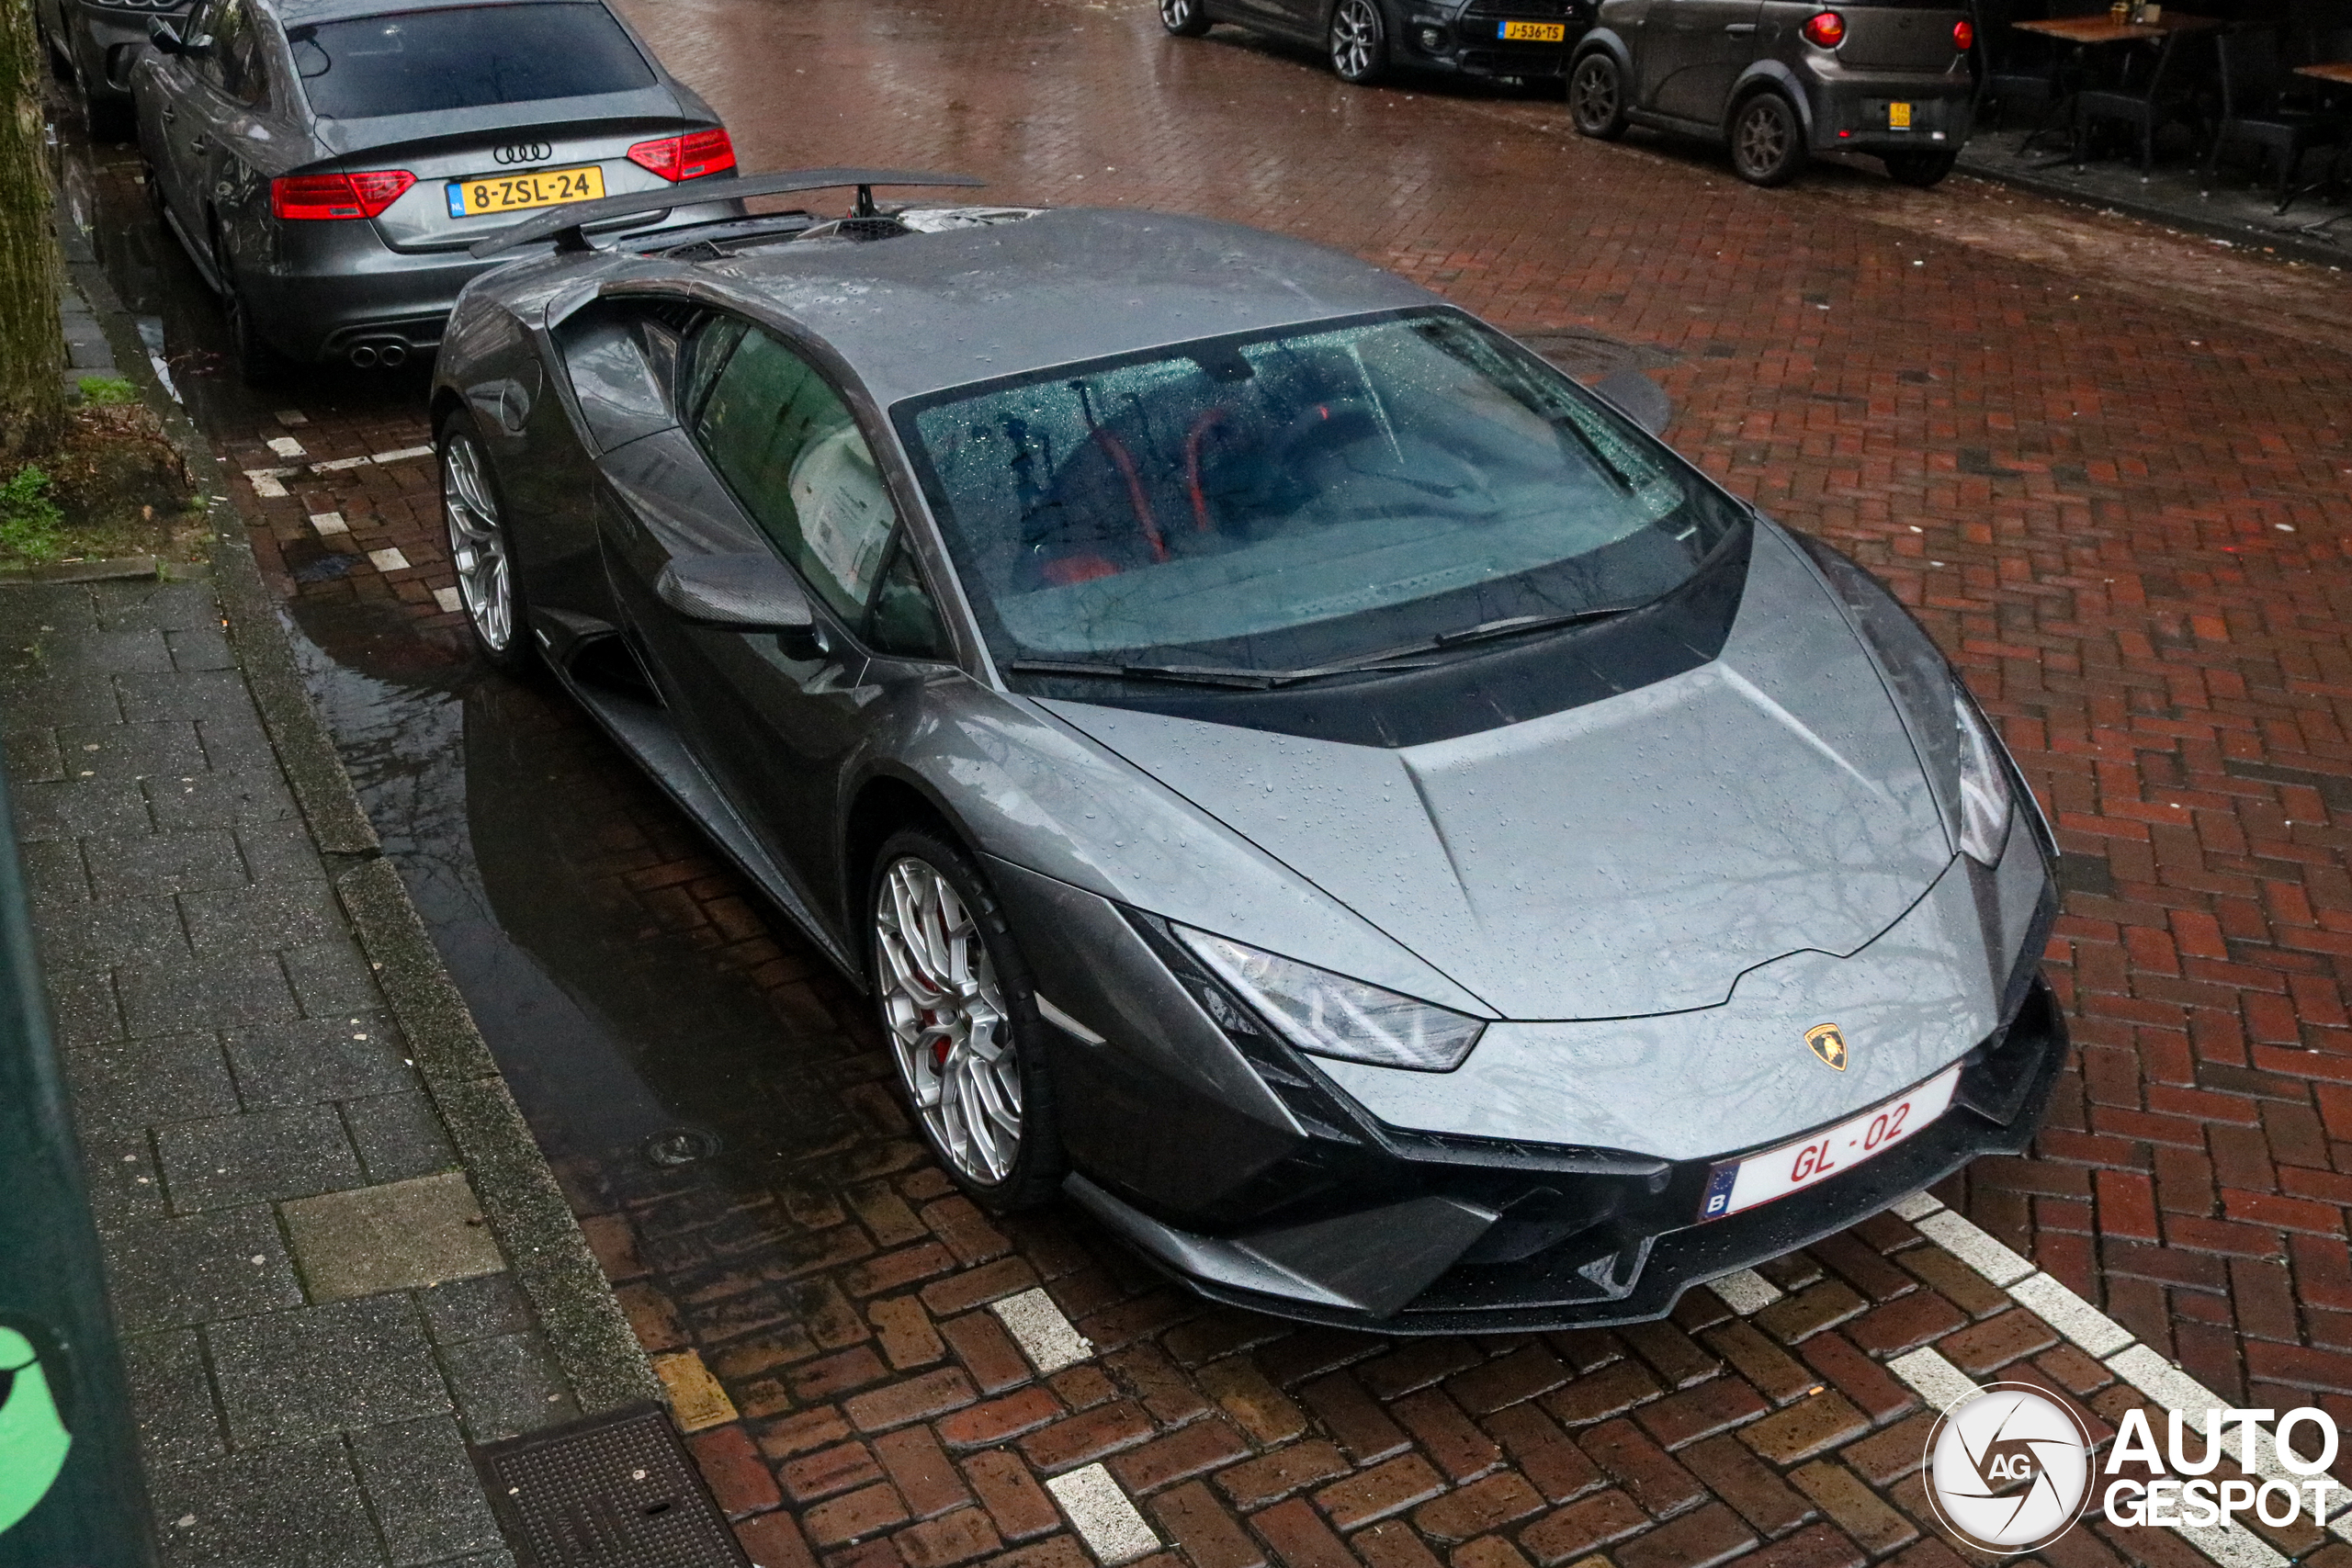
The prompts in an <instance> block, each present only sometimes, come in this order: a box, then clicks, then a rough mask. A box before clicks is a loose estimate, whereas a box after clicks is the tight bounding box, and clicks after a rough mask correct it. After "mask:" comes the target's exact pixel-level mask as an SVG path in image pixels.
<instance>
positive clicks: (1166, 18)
mask: <svg viewBox="0 0 2352 1568" xmlns="http://www.w3.org/2000/svg"><path fill="white" fill-rule="evenodd" d="M1159 25H1160V26H1161V27H1163V28H1167V29H1168V30H1169V31H1170V32H1171V33H1174V34H1175V35H1176V36H1177V37H1178V38H1198V37H1200V36H1201V35H1202V34H1203V33H1204V32H1206V31H1208V30H1209V8H1208V6H1206V5H1204V3H1203V0H1159Z"/></svg>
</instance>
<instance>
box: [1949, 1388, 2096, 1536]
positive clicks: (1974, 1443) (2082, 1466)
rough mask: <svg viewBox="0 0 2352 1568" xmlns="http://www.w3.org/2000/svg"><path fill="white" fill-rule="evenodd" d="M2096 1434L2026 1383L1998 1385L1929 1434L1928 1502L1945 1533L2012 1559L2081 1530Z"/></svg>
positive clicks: (1954, 1408)
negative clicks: (2077, 1528) (2078, 1526)
mask: <svg viewBox="0 0 2352 1568" xmlns="http://www.w3.org/2000/svg"><path fill="white" fill-rule="evenodd" d="M2090 1491H2091V1441H2090V1433H2089V1431H2088V1430H2087V1429H2086V1428H2085V1427H2084V1426H2083V1423H2082V1421H2081V1420H2080V1419H2079V1418H2078V1417H2077V1416H2075V1413H2074V1412H2073V1411H2072V1410H2069V1409H2068V1408H2066V1406H2065V1405H2064V1404H2060V1403H2059V1402H2058V1401H2056V1400H2054V1399H2052V1398H2051V1397H2050V1396H2049V1395H2048V1394H2046V1393H2042V1392H2041V1390H2040V1389H2037V1388H2032V1387H2030V1386H2028V1385H2027V1384H2024V1383H1998V1382H1996V1383H1991V1384H1988V1385H1986V1386H1985V1388H1984V1389H1983V1390H1982V1391H1981V1392H1979V1393H1975V1394H1973V1395H1972V1396H1970V1397H1969V1398H1967V1399H1964V1400H1962V1401H1961V1402H1960V1403H1959V1404H1955V1405H1953V1406H1952V1407H1951V1409H1950V1410H1947V1411H1945V1412H1944V1413H1943V1415H1942V1416H1939V1417H1938V1418H1937V1420H1936V1424H1935V1426H1934V1427H1933V1428H1932V1429H1930V1430H1929V1432H1928V1501H1929V1502H1931V1503H1932V1504H1934V1506H1935V1509H1936V1514H1937V1517H1939V1518H1941V1519H1942V1520H1943V1522H1944V1526H1945V1528H1946V1529H1950V1530H1951V1532H1952V1533H1953V1534H1954V1535H1956V1536H1958V1537H1960V1539H1961V1540H1963V1541H1965V1542H1966V1543H1968V1544H1969V1545H1971V1546H1973V1547H1975V1548H1976V1549H1977V1550H1978V1551H1985V1552H1989V1553H1992V1554H1993V1555H1996V1556H2001V1557H2010V1556H2016V1555H2018V1554H2019V1553H2022V1552H2027V1551H2034V1550H2036V1549H2037V1548H2040V1547H2043V1546H2047V1545H2049V1544H2050V1543H2051V1542H2052V1541H2053V1540H2057V1539H2058V1538H2059V1537H2060V1536H2062V1535H2064V1534H2065V1533H2066V1532H2067V1531H2068V1530H2070V1529H2074V1528H2075V1520H2077V1519H2079V1518H2081V1517H2083V1508H2084V1506H2085V1505H2086V1503H2088V1502H2089V1500H2090Z"/></svg>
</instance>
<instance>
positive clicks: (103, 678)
mask: <svg viewBox="0 0 2352 1568" xmlns="http://www.w3.org/2000/svg"><path fill="white" fill-rule="evenodd" d="M0 692H5V694H6V700H5V703H0V707H5V709H6V714H7V720H8V723H7V728H8V730H9V732H10V733H12V734H13V733H19V732H22V731H24V730H28V729H35V728H41V729H52V728H59V727H61V726H65V725H74V726H79V727H81V728H87V729H102V728H110V727H112V726H114V725H119V724H120V723H121V722H122V717H123V716H122V704H121V702H120V700H119V699H118V698H117V696H116V695H115V685H114V680H113V677H112V676H110V675H109V674H107V672H106V671H103V670H88V669H85V670H74V669H68V668H60V667H57V666H55V665H52V664H51V663H50V662H49V661H47V660H44V661H43V665H42V667H41V668H40V669H38V670H36V671H28V672H26V673H21V674H17V673H12V674H10V675H8V676H6V677H5V678H0Z"/></svg>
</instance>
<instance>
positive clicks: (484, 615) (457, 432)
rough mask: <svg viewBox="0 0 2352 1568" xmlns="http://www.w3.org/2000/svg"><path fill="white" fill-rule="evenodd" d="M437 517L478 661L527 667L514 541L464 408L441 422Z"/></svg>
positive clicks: (526, 625)
mask: <svg viewBox="0 0 2352 1568" xmlns="http://www.w3.org/2000/svg"><path fill="white" fill-rule="evenodd" d="M438 445H439V446H440V448H441V520H442V523H443V525H445V526H446V527H447V530H448V535H449V561H450V564H451V565H452V566H453V567H454V568H455V569H456V570H457V573H458V604H459V606H460V607H461V608H463V609H464V611H465V613H466V626H467V628H468V629H469V630H470V631H471V632H472V633H473V637H474V648H475V649H476V650H477V651H479V652H480V653H481V657H482V660H484V661H485V662H486V663H489V664H491V665H493V666H495V667H496V668H498V669H501V670H504V671H507V672H509V673H510V674H514V673H520V672H521V671H524V670H526V669H528V668H529V667H530V665H531V663H532V659H533V655H532V652H531V643H530V635H529V630H528V628H529V617H528V616H527V615H526V614H525V612H524V605H523V584H522V582H521V581H520V579H519V577H518V576H517V574H516V572H515V547H514V542H513V540H512V538H511V537H510V536H508V534H507V532H506V519H505V515H504V513H503V510H502V509H501V508H500V506H499V504H498V484H497V481H496V480H495V479H492V476H491V471H490V454H489V452H488V450H487V449H486V448H485V447H484V446H482V441H481V432H480V430H479V429H478V428H477V427H476V426H475V424H474V422H473V417H472V416H471V415H470V414H467V413H463V412H459V413H455V414H452V415H450V416H449V418H448V420H447V423H444V424H443V425H442V426H441V438H440V441H439V443H438Z"/></svg>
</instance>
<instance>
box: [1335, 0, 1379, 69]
mask: <svg viewBox="0 0 2352 1568" xmlns="http://www.w3.org/2000/svg"><path fill="white" fill-rule="evenodd" d="M1379 59H1380V13H1379V12H1377V11H1375V10H1374V9H1373V4H1372V0H1340V7H1339V9H1338V10H1336V11H1333V12H1332V13H1331V69H1332V70H1334V71H1337V72H1338V73H1340V75H1341V76H1343V77H1345V78H1346V79H1347V80H1349V81H1351V82H1352V81H1355V80H1357V79H1358V78H1359V77H1362V76H1364V75H1367V74H1369V73H1371V72H1372V70H1373V68H1374V66H1375V65H1376V64H1377V63H1378V62H1379Z"/></svg>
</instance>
